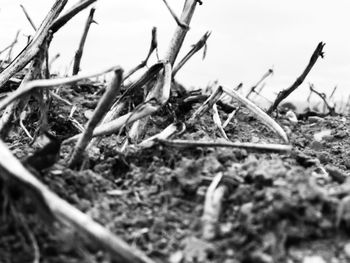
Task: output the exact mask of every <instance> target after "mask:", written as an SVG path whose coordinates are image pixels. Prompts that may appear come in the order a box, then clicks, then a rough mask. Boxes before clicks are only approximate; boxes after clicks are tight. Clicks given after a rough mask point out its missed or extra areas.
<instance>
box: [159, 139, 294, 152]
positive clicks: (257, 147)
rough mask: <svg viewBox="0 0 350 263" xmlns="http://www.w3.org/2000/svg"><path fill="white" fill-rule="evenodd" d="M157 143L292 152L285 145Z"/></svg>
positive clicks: (288, 146) (162, 141)
mask: <svg viewBox="0 0 350 263" xmlns="http://www.w3.org/2000/svg"><path fill="white" fill-rule="evenodd" d="M158 141H159V142H161V143H163V144H165V145H169V146H174V147H231V148H241V149H246V150H251V151H271V152H290V151H291V150H292V146H291V145H285V144H273V143H271V144H257V143H249V142H207V141H203V142H199V141H191V140H163V139H158Z"/></svg>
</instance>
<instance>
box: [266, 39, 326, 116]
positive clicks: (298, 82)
mask: <svg viewBox="0 0 350 263" xmlns="http://www.w3.org/2000/svg"><path fill="white" fill-rule="evenodd" d="M324 46H325V43H323V42H320V43H318V45H317V47H316V49H315V51H314V53H313V54H312V56H311V58H310V61H309V64H308V65H307V66H306V68H305V70H304V72H303V73H302V74H301V75H300V76H299V77H298V78H297V79H296V81H295V82H294V83H293V85H292V86H290V87H289V88H288V89H285V90H282V91H281V92H279V93H278V95H277V98H276V100H275V101H274V103H273V104H272V105H271V106H270V108H269V109H268V110H267V114H271V113H272V112H273V111H274V110H276V109H277V107H278V105H279V104H280V103H281V101H282V100H284V99H285V98H287V97H288V96H289V95H290V94H291V93H292V92H293V91H294V90H296V89H297V88H298V87H299V86H300V85H301V84H302V83H303V82H304V80H305V78H306V76H307V75H308V74H309V72H310V71H311V69H312V68H313V66H314V65H315V63H316V61H317V59H318V58H319V57H321V58H323V56H324V53H323V47H324Z"/></svg>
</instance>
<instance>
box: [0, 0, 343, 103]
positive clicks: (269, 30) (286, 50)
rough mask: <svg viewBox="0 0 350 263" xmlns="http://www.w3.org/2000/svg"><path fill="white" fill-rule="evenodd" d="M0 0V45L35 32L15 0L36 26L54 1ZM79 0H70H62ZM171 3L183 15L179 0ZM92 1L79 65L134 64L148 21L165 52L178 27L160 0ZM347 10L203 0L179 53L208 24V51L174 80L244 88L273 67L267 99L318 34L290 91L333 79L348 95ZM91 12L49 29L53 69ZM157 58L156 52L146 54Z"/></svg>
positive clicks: (67, 61)
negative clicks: (320, 51) (319, 50)
mask: <svg viewBox="0 0 350 263" xmlns="http://www.w3.org/2000/svg"><path fill="white" fill-rule="evenodd" d="M0 1H1V2H2V4H1V5H0V25H1V31H2V33H1V38H0V50H1V49H2V48H3V47H6V46H7V45H8V44H9V43H11V42H12V41H13V38H14V36H15V35H16V32H17V31H18V30H21V32H20V41H19V44H18V45H17V49H16V50H15V51H16V52H19V51H20V49H21V48H22V47H23V46H24V45H25V42H26V35H33V34H34V31H33V29H32V28H31V27H30V25H29V23H28V21H27V20H26V18H25V16H24V14H23V12H22V10H21V8H20V6H19V5H20V4H23V5H24V6H25V8H26V10H27V11H28V13H29V14H30V16H31V17H32V19H33V20H34V22H35V24H36V25H37V26H39V24H40V23H41V21H42V20H43V19H44V17H45V15H46V14H47V12H48V11H49V10H50V7H51V6H52V4H53V3H54V1H53V0H0ZM76 2H77V0H76V1H73V0H69V1H68V4H67V6H66V8H69V7H70V6H72V5H73V4H75V3H76ZM168 3H169V4H170V5H171V6H172V7H173V9H174V10H175V12H176V13H177V14H179V15H180V13H181V10H182V6H183V1H179V0H168ZM94 6H95V7H96V12H95V16H94V18H95V20H96V21H97V22H98V25H92V27H91V28H90V32H89V35H88V37H87V42H86V46H85V49H84V54H83V58H82V65H81V67H82V71H85V72H87V71H89V72H91V71H98V70H99V69H102V68H106V67H108V66H111V65H120V66H122V67H123V68H124V69H125V71H127V70H129V69H131V68H132V67H134V66H136V65H137V64H138V63H140V62H141V60H143V59H144V57H145V55H146V53H147V51H148V49H149V44H150V40H151V30H152V27H153V26H156V27H157V30H158V44H159V54H160V58H162V56H163V54H164V53H165V52H166V49H167V47H168V43H169V41H170V39H171V37H172V34H173V32H174V30H175V28H176V24H175V21H174V20H173V18H172V17H171V16H170V14H169V12H168V10H167V9H166V7H165V5H164V3H163V1H161V0H148V1H144V0H128V1H117V0H99V1H97V3H95V4H94ZM349 10H350V1H348V0H337V1H331V0H308V1H303V0H294V1H290V0H284V1H281V0H264V1H263V0H236V1H232V0H220V1H213V0H210V1H208V0H203V5H201V6H197V9H196V12H195V13H194V17H193V19H192V22H191V25H190V27H191V29H190V31H189V32H188V34H187V37H186V39H185V42H184V45H183V47H182V51H181V53H180V55H179V57H182V56H183V55H184V54H185V53H186V52H187V51H188V50H189V49H190V48H191V45H192V44H194V43H195V42H197V41H198V40H199V39H200V37H201V36H202V35H203V34H204V33H205V32H206V31H208V30H209V31H211V32H212V34H211V36H210V37H209V39H208V49H207V54H206V58H205V59H204V60H202V53H199V54H196V55H195V56H194V57H193V58H192V59H191V60H190V61H189V62H188V63H187V64H186V65H185V66H184V67H183V69H182V70H181V71H180V72H179V73H178V75H177V77H176V78H177V81H179V82H180V83H182V84H184V85H185V86H186V87H189V88H190V87H191V88H192V87H195V88H200V87H205V86H207V85H208V84H210V83H212V82H213V81H215V80H218V81H219V83H220V84H222V85H224V86H225V87H228V88H229V87H232V88H233V87H235V86H237V85H238V84H239V83H240V82H243V85H244V90H243V92H248V90H249V88H250V87H251V86H252V85H254V84H255V83H256V82H257V81H258V80H259V79H260V78H261V76H262V75H263V74H264V73H265V72H266V71H267V70H268V69H269V68H271V67H272V68H273V70H274V74H273V76H272V77H270V78H268V79H267V80H266V85H265V88H264V91H263V95H264V96H265V97H267V98H269V99H270V100H271V99H273V98H274V97H275V96H276V93H277V92H278V91H280V90H281V89H285V88H288V87H289V86H290V85H291V84H292V83H293V82H294V81H295V79H296V78H297V77H298V76H299V75H300V74H301V73H302V72H303V70H304V68H305V67H306V65H307V63H308V61H309V59H310V57H311V55H312V53H313V51H314V49H315V48H316V46H317V44H318V43H319V42H320V41H323V42H325V43H326V46H325V48H324V51H325V58H324V59H320V60H318V61H317V63H316V65H315V66H314V68H313V69H312V71H311V72H310V74H309V75H308V77H307V78H306V80H305V82H304V84H303V85H302V86H300V87H299V88H298V90H297V91H295V92H294V93H293V95H292V97H291V99H292V100H293V99H294V100H295V99H297V100H306V97H307V95H308V91H309V88H308V87H309V83H313V84H314V85H315V88H316V89H318V90H319V91H321V92H325V93H326V94H330V93H331V91H332V90H333V88H334V87H335V86H338V90H337V92H336V97H337V98H338V99H344V100H345V101H346V100H347V96H348V95H349V94H350V89H349V87H350V74H349V73H350V50H349V49H350V35H349V33H348V25H350V16H349V15H348V13H349ZM88 12H89V10H88V9H87V10H85V11H84V12H81V13H80V14H79V15H77V16H76V17H75V18H73V19H72V21H70V22H69V23H68V24H67V25H66V26H65V27H64V28H62V30H61V31H59V32H58V33H57V34H56V35H55V36H54V40H53V42H52V44H51V49H50V55H51V56H54V55H55V54H57V53H60V55H61V56H60V58H59V59H58V60H57V61H56V62H55V63H54V65H53V70H54V71H59V72H71V66H72V65H71V63H72V59H73V57H74V53H75V51H76V49H77V47H78V45H79V41H80V37H81V35H82V31H83V28H84V24H85V21H86V18H87V15H88ZM154 61H155V58H153V61H151V62H154ZM69 67H70V68H69Z"/></svg>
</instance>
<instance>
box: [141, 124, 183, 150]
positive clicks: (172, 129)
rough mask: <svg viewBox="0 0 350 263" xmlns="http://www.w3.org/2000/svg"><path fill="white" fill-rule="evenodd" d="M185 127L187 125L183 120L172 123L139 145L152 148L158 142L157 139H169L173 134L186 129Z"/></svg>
mask: <svg viewBox="0 0 350 263" xmlns="http://www.w3.org/2000/svg"><path fill="white" fill-rule="evenodd" d="M185 129H186V126H185V124H184V123H183V122H179V123H172V124H170V125H169V126H168V127H166V128H165V129H164V130H162V131H161V132H160V133H157V134H155V135H153V136H152V137H149V138H147V139H146V140H144V141H142V142H141V143H139V144H138V146H140V147H142V148H150V147H152V146H153V145H154V144H155V143H156V141H157V140H165V139H169V138H170V137H172V136H173V135H175V134H179V133H181V132H183V131H185Z"/></svg>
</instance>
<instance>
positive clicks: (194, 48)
mask: <svg viewBox="0 0 350 263" xmlns="http://www.w3.org/2000/svg"><path fill="white" fill-rule="evenodd" d="M210 34H211V33H210V32H209V31H207V32H206V33H205V34H204V35H203V36H202V37H201V39H200V40H199V41H198V42H197V43H196V44H194V45H193V46H192V49H191V50H190V51H189V52H188V53H187V54H186V55H185V57H184V58H183V59H181V60H180V62H179V63H178V64H177V65H176V66H175V67H174V70H173V78H174V77H175V75H176V74H177V72H178V71H179V70H180V69H181V68H182V67H183V65H185V64H186V62H187V61H188V60H189V59H190V58H191V57H192V56H193V55H194V54H196V53H197V52H198V51H199V50H201V49H202V48H203V47H206V45H207V39H208V38H209V36H210ZM205 53H206V52H204V53H203V59H204V57H205Z"/></svg>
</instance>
